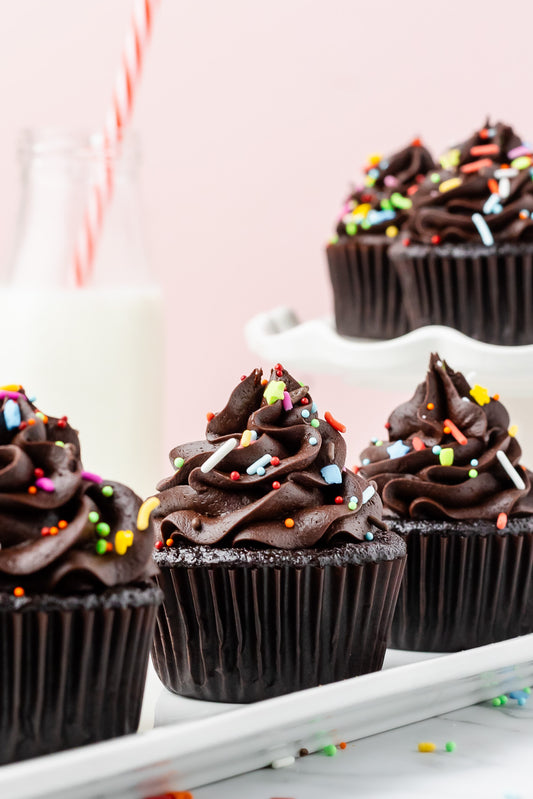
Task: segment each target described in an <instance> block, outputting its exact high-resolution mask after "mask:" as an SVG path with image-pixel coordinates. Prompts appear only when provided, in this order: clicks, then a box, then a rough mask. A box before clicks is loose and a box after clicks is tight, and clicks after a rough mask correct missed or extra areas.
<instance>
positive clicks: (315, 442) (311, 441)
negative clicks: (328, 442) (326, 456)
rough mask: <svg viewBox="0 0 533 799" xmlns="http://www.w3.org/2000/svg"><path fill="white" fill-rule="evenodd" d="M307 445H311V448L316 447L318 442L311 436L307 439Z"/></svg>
mask: <svg viewBox="0 0 533 799" xmlns="http://www.w3.org/2000/svg"><path fill="white" fill-rule="evenodd" d="M309 443H310V444H311V446H312V447H316V445H317V444H318V441H317V440H316V438H315V437H314V436H311V438H310V439H309Z"/></svg>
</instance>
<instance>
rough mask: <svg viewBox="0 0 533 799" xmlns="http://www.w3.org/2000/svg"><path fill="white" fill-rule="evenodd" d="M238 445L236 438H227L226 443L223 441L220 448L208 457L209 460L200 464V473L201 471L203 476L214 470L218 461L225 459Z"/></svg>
mask: <svg viewBox="0 0 533 799" xmlns="http://www.w3.org/2000/svg"><path fill="white" fill-rule="evenodd" d="M238 443H239V442H238V441H237V439H236V438H228V440H227V441H224V443H223V444H221V445H220V447H219V448H218V449H217V450H216V452H213V454H212V455H210V456H209V458H208V459H207V460H206V461H204V462H203V463H202V465H201V466H200V471H202V472H203V473H204V474H207V472H210V471H211V469H214V468H215V466H216V465H217V463H220V461H221V460H223V458H225V457H226V455H229V453H230V452H231V450H232V449H235V447H236V446H237V445H238Z"/></svg>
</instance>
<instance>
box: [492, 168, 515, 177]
mask: <svg viewBox="0 0 533 799" xmlns="http://www.w3.org/2000/svg"><path fill="white" fill-rule="evenodd" d="M517 175H518V169H513V168H512V167H509V168H508V169H497V170H496V172H495V173H494V177H495V178H496V180H499V179H500V178H515V177H516V176H517Z"/></svg>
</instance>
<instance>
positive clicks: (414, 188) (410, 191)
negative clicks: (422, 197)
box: [407, 183, 418, 197]
mask: <svg viewBox="0 0 533 799" xmlns="http://www.w3.org/2000/svg"><path fill="white" fill-rule="evenodd" d="M417 191H418V186H417V185H416V183H413V185H412V186H409V188H408V189H407V194H408V195H409V197H411V196H412V195H413V194H416V193H417Z"/></svg>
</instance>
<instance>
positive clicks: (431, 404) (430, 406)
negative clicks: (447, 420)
mask: <svg viewBox="0 0 533 799" xmlns="http://www.w3.org/2000/svg"><path fill="white" fill-rule="evenodd" d="M434 407H435V405H434V404H433V402H428V404H427V405H426V408H427V409H428V411H432V410H433V409H434Z"/></svg>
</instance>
